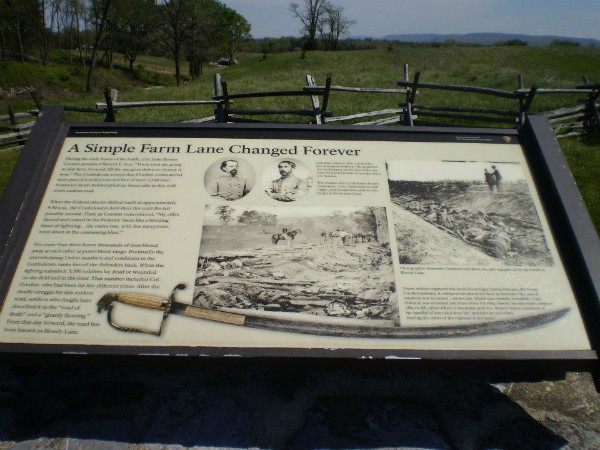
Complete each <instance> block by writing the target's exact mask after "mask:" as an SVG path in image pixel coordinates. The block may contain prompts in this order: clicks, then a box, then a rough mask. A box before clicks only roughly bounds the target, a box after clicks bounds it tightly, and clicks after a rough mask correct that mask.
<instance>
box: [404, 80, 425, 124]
mask: <svg viewBox="0 0 600 450" xmlns="http://www.w3.org/2000/svg"><path fill="white" fill-rule="evenodd" d="M419 78H421V71H420V70H417V71H416V72H415V78H414V80H413V85H412V86H411V87H410V88H408V89H407V91H406V114H405V115H404V124H405V125H406V126H409V127H412V126H414V122H413V114H412V105H413V103H414V102H415V98H416V95H417V86H418V85H419Z"/></svg>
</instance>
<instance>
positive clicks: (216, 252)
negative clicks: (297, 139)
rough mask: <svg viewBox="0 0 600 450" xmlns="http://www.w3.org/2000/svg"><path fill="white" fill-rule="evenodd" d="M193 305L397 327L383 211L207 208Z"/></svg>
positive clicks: (310, 208)
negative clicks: (373, 321) (369, 321)
mask: <svg viewBox="0 0 600 450" xmlns="http://www.w3.org/2000/svg"><path fill="white" fill-rule="evenodd" d="M194 304H195V305H198V306H203V307H206V308H211V309H218V310H225V311H236V310H244V314H254V315H280V314H284V315H290V314H292V316H293V317H299V316H301V317H302V320H304V321H311V322H319V321H321V320H330V319H345V320H347V321H352V322H356V321H358V322H359V323H361V324H364V321H365V320H369V319H371V320H376V321H377V323H378V324H385V325H390V326H391V325H393V324H395V323H397V322H398V306H397V299H396V290H395V282H394V270H393V261H392V255H391V250H390V245H389V231H388V222H387V219H386V211H385V208H381V207H376V208H375V207H337V208H334V207H303V206H294V207H292V206H286V205H274V206H247V205H236V206H217V205H208V206H207V207H206V211H205V215H204V225H203V229H202V238H201V244H200V252H199V256H198V265H197V275H196V282H195V290H194ZM388 322H389V323H388Z"/></svg>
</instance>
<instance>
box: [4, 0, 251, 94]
mask: <svg viewBox="0 0 600 450" xmlns="http://www.w3.org/2000/svg"><path fill="white" fill-rule="evenodd" d="M250 33H251V27H250V24H249V23H248V21H247V20H246V19H245V18H244V17H243V16H241V15H240V14H238V13H237V12H236V11H235V10H233V9H231V8H229V7H227V6H225V5H224V4H222V3H220V2H219V1H218V0H0V45H1V47H0V51H1V57H2V60H6V59H7V58H8V57H9V56H11V57H16V59H17V60H19V61H21V62H24V61H26V60H39V61H41V63H42V64H47V63H48V60H49V54H50V51H51V50H54V49H58V50H70V51H76V53H75V54H76V57H77V58H78V60H79V62H80V64H81V65H82V66H84V67H85V68H86V69H87V83H86V91H88V92H90V91H91V90H92V86H93V73H94V69H95V68H96V66H97V65H98V62H99V60H103V61H105V62H106V64H107V65H108V66H109V67H110V68H112V67H113V59H114V58H113V55H114V53H117V52H118V53H122V54H123V55H124V57H125V59H126V60H127V62H128V64H129V68H130V70H132V71H133V65H134V63H135V60H136V59H137V57H138V56H139V55H141V54H153V55H160V56H169V57H170V58H171V59H172V60H173V63H174V65H175V77H176V80H177V84H180V82H181V80H182V68H181V64H182V62H183V61H184V60H187V61H189V63H190V64H189V67H190V75H191V76H192V78H194V77H196V76H198V75H200V74H201V73H202V64H203V63H204V62H206V61H209V60H210V58H213V57H216V56H217V55H223V54H224V55H226V56H228V57H229V59H230V60H234V57H235V54H236V53H237V52H238V51H239V48H240V45H241V43H242V42H243V41H244V40H246V39H248V38H250V37H251V34H250ZM71 54H73V53H71ZM33 55H36V56H33Z"/></svg>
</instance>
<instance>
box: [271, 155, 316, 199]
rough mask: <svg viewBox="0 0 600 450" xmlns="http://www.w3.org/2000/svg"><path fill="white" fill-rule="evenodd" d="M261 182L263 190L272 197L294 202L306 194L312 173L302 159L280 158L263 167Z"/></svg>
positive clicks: (309, 186) (310, 183)
mask: <svg viewBox="0 0 600 450" xmlns="http://www.w3.org/2000/svg"><path fill="white" fill-rule="evenodd" d="M262 182H263V186H264V187H265V192H266V193H267V195H268V196H269V197H271V198H272V199H274V200H277V201H280V202H294V201H296V200H299V199H301V198H302V197H304V196H305V195H306V194H308V191H309V190H310V188H311V185H312V174H311V172H310V170H309V169H308V168H307V167H306V165H305V164H304V163H303V162H302V161H298V160H297V159H282V160H278V161H276V162H274V163H272V164H269V165H268V166H267V167H266V168H265V170H264V172H263V175H262Z"/></svg>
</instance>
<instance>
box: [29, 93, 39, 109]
mask: <svg viewBox="0 0 600 450" xmlns="http://www.w3.org/2000/svg"><path fill="white" fill-rule="evenodd" d="M29 95H31V98H32V99H33V101H34V103H35V107H36V108H37V109H38V111H39V112H42V102H40V99H39V97H38V95H37V92H36V91H35V90H34V89H29Z"/></svg>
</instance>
